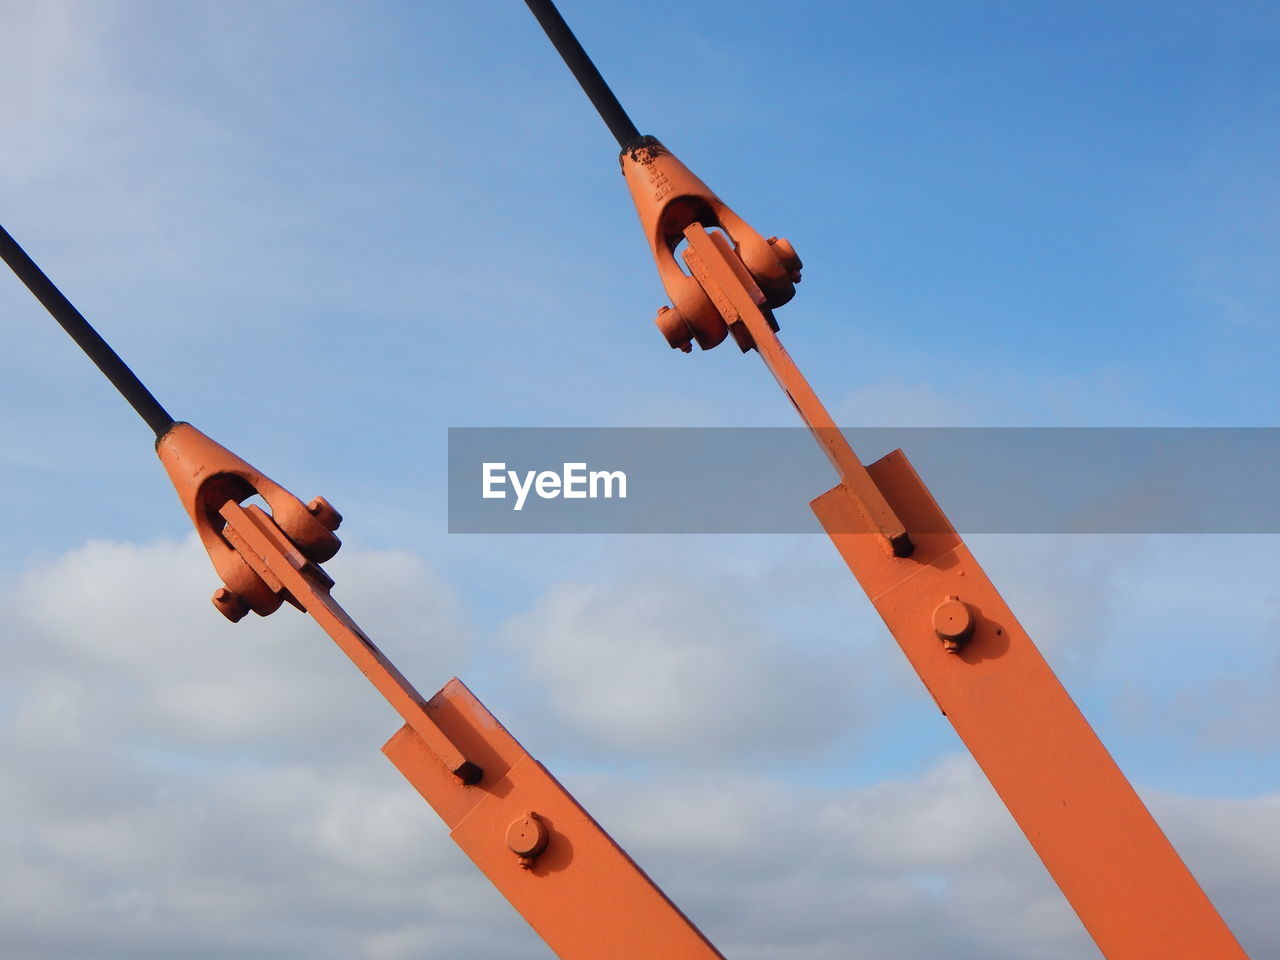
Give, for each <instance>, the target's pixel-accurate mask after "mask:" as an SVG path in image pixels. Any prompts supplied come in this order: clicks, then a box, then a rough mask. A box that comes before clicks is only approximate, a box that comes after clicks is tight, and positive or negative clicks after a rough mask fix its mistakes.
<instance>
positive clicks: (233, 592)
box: [156, 422, 342, 621]
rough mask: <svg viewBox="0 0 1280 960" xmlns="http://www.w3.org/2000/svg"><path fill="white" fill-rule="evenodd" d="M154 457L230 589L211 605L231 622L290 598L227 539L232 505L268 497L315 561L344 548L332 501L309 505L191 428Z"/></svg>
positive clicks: (179, 427) (166, 440)
mask: <svg viewBox="0 0 1280 960" xmlns="http://www.w3.org/2000/svg"><path fill="white" fill-rule="evenodd" d="M156 453H157V454H159V456H160V462H161V463H163V464H164V468H165V470H166V471H168V473H169V479H170V481H172V483H173V486H174V488H175V489H176V490H177V491H178V499H179V500H181V501H182V506H183V507H184V508H186V511H187V514H188V515H189V516H190V517H191V522H192V523H194V524H195V527H196V530H197V531H198V532H199V534H200V540H201V542H203V543H204V548H205V550H206V551H207V552H208V554H209V559H210V560H212V561H213V568H214V569H215V570H216V571H217V572H218V576H220V577H221V578H222V582H223V583H225V584H226V587H225V588H223V589H219V590H218V591H217V592H216V593H215V594H214V600H213V602H214V606H216V607H217V608H218V609H219V610H220V611H221V612H222V613H223V614H224V615H225V616H226V617H227V618H228V619H229V620H233V621H234V620H239V619H240V618H241V617H243V616H244V615H245V613H247V612H248V611H249V610H252V611H253V612H254V613H256V614H258V615H259V616H262V617H265V616H267V615H268V614H270V613H274V612H275V611H276V610H277V609H278V608H279V606H280V603H281V601H282V600H284V599H286V598H285V596H284V594H283V592H281V591H280V590H279V589H277V588H274V587H272V586H271V585H269V584H268V583H267V582H266V581H265V580H263V579H262V578H261V577H260V576H258V574H257V573H255V572H254V571H253V569H252V568H251V567H250V566H249V564H248V563H247V562H246V561H245V560H244V558H243V557H241V556H240V554H239V552H238V551H237V549H236V548H235V547H233V546H232V545H231V544H230V543H229V542H228V541H227V539H226V537H225V536H223V532H222V531H223V528H224V527H225V526H226V521H225V520H224V519H223V518H222V515H221V514H220V513H219V511H220V510H221V509H222V507H223V505H224V504H226V503H227V501H228V500H234V501H235V502H236V503H243V502H244V501H245V500H248V499H249V498H250V497H252V496H255V495H257V496H260V497H262V499H263V500H265V501H266V502H267V506H269V507H270V508H271V519H272V520H273V521H275V524H276V526H278V527H279V528H280V529H281V530H282V531H283V532H284V535H285V536H287V537H288V538H289V539H290V540H291V541H293V543H294V545H295V546H296V547H297V548H298V550H299V551H300V552H301V553H302V555H303V556H304V557H306V558H307V559H308V560H310V561H312V562H314V563H323V562H324V561H326V560H328V559H329V558H330V557H332V556H333V555H334V554H335V553H337V552H338V548H339V547H340V546H341V545H342V542H341V541H340V540H339V539H338V538H337V537H336V536H334V534H333V531H334V530H337V529H338V525H339V524H340V523H341V522H342V517H341V515H339V513H338V512H337V511H336V510H334V509H333V507H331V506H330V505H329V502H328V501H327V500H325V499H324V498H323V497H316V498H315V499H314V500H312V501H311V503H309V504H304V503H303V502H302V501H301V500H299V499H298V498H297V497H295V496H294V495H293V494H292V493H290V492H289V491H288V490H286V489H285V488H284V487H282V486H280V485H279V484H278V483H275V482H274V481H272V480H271V479H269V478H268V477H265V476H263V475H262V474H261V473H260V472H259V471H258V470H256V469H254V467H252V466H250V465H249V464H248V463H246V462H245V461H243V460H241V459H240V458H239V457H237V456H236V455H235V454H234V453H232V452H231V451H230V450H228V449H227V448H226V447H224V446H222V445H221V444H219V443H216V442H214V441H213V440H210V439H209V438H208V437H206V436H205V435H204V434H203V433H201V432H200V431H199V430H197V429H196V428H195V427H193V426H191V424H189V423H182V422H178V423H175V424H174V425H173V426H172V427H170V428H169V429H168V430H167V431H166V432H165V433H164V435H163V436H162V437H160V439H159V440H157V441H156Z"/></svg>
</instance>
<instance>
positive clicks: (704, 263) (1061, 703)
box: [622, 153, 1247, 960]
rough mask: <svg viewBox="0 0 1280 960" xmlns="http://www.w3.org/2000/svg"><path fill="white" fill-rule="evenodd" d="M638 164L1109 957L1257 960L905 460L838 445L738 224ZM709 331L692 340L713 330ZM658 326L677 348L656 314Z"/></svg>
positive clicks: (906, 630) (661, 248)
mask: <svg viewBox="0 0 1280 960" xmlns="http://www.w3.org/2000/svg"><path fill="white" fill-rule="evenodd" d="M666 156H667V157H669V154H667V155H666ZM628 159H629V158H628V155H627V154H625V153H624V154H623V161H622V162H623V168H624V172H626V173H627V182H628V185H629V186H630V188H631V191H632V196H633V199H634V200H635V202H636V207H637V210H638V211H639V212H640V216H641V221H642V223H643V224H644V226H645V230H646V233H647V234H649V238H650V246H651V247H652V248H653V251H654V256H655V259H656V260H657V262H658V268H659V272H660V274H661V275H662V278H663V283H664V285H665V287H666V289H667V292H668V294H669V295H670V296H672V299H673V302H675V303H677V306H680V303H681V302H694V300H695V298H694V297H692V296H691V295H690V294H688V293H687V292H685V291H684V290H683V287H682V286H681V281H680V280H678V279H675V280H674V282H670V281H671V280H672V274H671V267H670V264H669V263H668V261H672V257H671V251H673V250H674V249H675V246H674V244H673V242H672V241H673V236H672V233H671V231H670V230H669V229H665V228H663V227H662V226H661V225H662V223H663V222H664V221H663V216H666V215H668V214H667V211H669V210H670V209H672V208H675V209H676V210H677V211H678V212H679V214H680V215H679V216H674V215H673V225H675V224H678V226H679V231H680V233H681V234H682V236H683V237H684V239H685V240H687V241H688V246H687V249H686V250H685V251H684V254H683V257H684V261H685V263H686V264H687V266H688V268H689V273H690V276H689V277H685V278H684V279H685V280H686V281H690V280H691V281H693V282H695V283H696V284H697V285H698V287H699V289H700V290H701V291H702V292H703V293H704V294H705V297H706V301H707V302H709V303H710V304H711V305H712V306H714V308H715V310H716V312H717V314H718V315H719V317H720V318H721V321H722V322H723V323H724V325H725V327H726V329H727V330H729V331H730V332H731V333H733V334H734V338H735V340H736V341H737V342H738V343H739V345H740V346H742V347H743V349H744V350H746V349H749V348H751V347H754V348H755V349H756V350H757V352H758V353H759V354H760V356H761V358H762V359H763V360H764V362H765V364H766V366H767V367H768V368H769V370H770V372H771V373H772V374H773V376H774V377H775V379H776V380H777V381H778V384H779V386H781V387H782V389H783V391H784V392H785V393H786V394H787V396H788V397H789V398H790V399H791V402H792V403H793V404H794V405H795V407H796V410H797V411H798V412H799V414H800V416H801V418H802V419H803V420H804V422H805V423H806V424H807V425H808V427H809V429H810V431H811V432H812V433H813V435H814V437H815V439H816V440H817V441H818V443H819V445H820V446H821V447H822V449H823V452H824V453H825V454H826V455H827V457H828V459H829V460H830V461H831V463H832V465H833V466H834V467H835V469H836V471H837V473H838V474H839V476H840V480H841V482H840V483H839V484H838V485H837V486H836V487H835V488H834V489H832V490H831V491H829V492H828V493H827V494H825V495H823V496H822V497H819V498H818V499H817V500H815V501H814V502H813V509H814V511H815V513H816V514H817V516H818V519H819V520H820V521H821V522H822V524H823V526H824V527H825V528H826V529H827V531H828V533H829V534H830V536H831V538H832V540H833V542H834V543H835V545H836V547H837V549H838V550H839V551H840V553H841V555H842V556H843V557H844V559H845V561H846V562H847V563H848V565H849V568H850V569H851V570H852V571H853V573H854V575H855V576H856V577H857V578H858V581H859V582H860V583H861V585H862V587H863V589H864V590H865V591H866V593H867V596H868V597H869V598H870V599H871V601H872V603H873V604H874V605H875V607H876V609H877V610H878V611H879V612H880V614H881V616H882V617H883V618H884V621H885V623H886V624H887V625H888V627H889V629H890V631H891V632H892V633H893V635H894V637H895V639H896V640H897V641H898V643H899V645H900V646H901V647H902V649H903V651H904V652H905V653H906V655H907V658H908V659H909V660H910V662H911V664H912V666H913V667H914V668H915V669H916V671H917V673H919V675H920V677H921V679H922V680H923V681H924V683H925V686H926V687H927V688H928V689H929V691H930V693H931V694H932V695H933V697H934V699H935V701H936V702H937V703H938V705H939V707H940V708H941V709H942V711H943V713H944V714H945V715H946V716H947V718H948V719H949V720H950V721H951V723H952V725H953V726H954V727H955V730H956V732H957V733H958V734H959V735H960V737H961V739H962V740H963V741H964V743H965V746H966V747H968V749H969V750H970V752H971V753H972V754H973V756H974V758H975V760H977V762H978V764H979V766H980V767H981V768H982V770H983V771H984V773H985V774H986V775H987V777H988V778H989V779H990V781H991V783H992V785H993V786H994V787H995V789H996V791H997V793H999V795H1000V797H1001V799H1002V800H1003V801H1004V803H1005V805H1006V806H1007V807H1008V808H1009V811H1010V813H1012V815H1013V817H1014V819H1015V820H1016V821H1017V823H1018V825H1019V826H1020V827H1021V828H1022V830H1023V832H1024V833H1025V834H1026V836H1027V839H1028V840H1029V841H1030V842H1031V845H1032V846H1033V847H1034V848H1035V850H1036V852H1037V854H1038V855H1039V856H1040V858H1041V860H1042V861H1043V863H1044V864H1045V866H1046V867H1047V868H1048V870H1049V873H1050V874H1051V875H1052V876H1053V878H1054V880H1055V881H1056V882H1057V884H1058V886H1059V887H1060V888H1061V890H1062V892H1063V894H1064V895H1065V896H1066V898H1067V900H1068V901H1069V902H1070V903H1071V905H1072V907H1073V908H1074V909H1075V911H1076V913H1077V914H1078V915H1079V917H1080V919H1081V921H1082V922H1083V923H1084V925H1085V928H1086V929H1087V930H1088V931H1089V933H1090V935H1091V936H1092V937H1093V939H1094V941H1095V942H1096V943H1097V944H1098V947H1099V948H1100V949H1101V950H1102V952H1103V954H1104V955H1105V956H1106V957H1107V958H1109V960H1247V958H1246V956H1245V953H1244V950H1243V949H1242V948H1241V946H1240V944H1239V943H1238V942H1237V941H1236V939H1235V937H1234V936H1233V935H1232V933H1231V931H1230V930H1229V929H1228V928H1227V925H1226V923H1225V922H1224V921H1223V919H1222V917H1221V916H1220V915H1219V914H1218V912H1217V910H1216V909H1215V908H1214V906H1213V904H1212V903H1211V902H1210V901H1209V899H1208V897H1207V896H1206V895H1205V893H1204V891H1203V890H1202V889H1201V888H1200V886H1199V884H1197V883H1196V881H1195V878H1194V877H1192V875H1191V873H1190V871H1188V870H1187V868H1186V865H1185V864H1184V863H1183V862H1182V860H1181V858H1180V857H1179V856H1178V854H1177V852H1176V851H1175V850H1174V849H1173V846H1172V845H1171V844H1170V843H1169V841H1168V839H1167V838H1166V837H1165V835H1164V833H1163V832H1162V831H1161V830H1160V828H1159V826H1158V825H1157V824H1156V822H1155V820H1154V819H1153V818H1152V816H1151V814H1150V813H1149V812H1148V811H1147V809H1146V807H1145V806H1144V805H1143V804H1142V801H1141V800H1140V799H1139V797H1138V795H1137V793H1136V792H1135V791H1134V790H1133V788H1132V786H1131V785H1130V784H1129V782H1128V780H1126V779H1125V776H1124V774H1123V773H1122V772H1121V771H1120V768H1119V767H1118V766H1117V765H1116V763H1115V761H1114V760H1113V759H1112V758H1111V756H1110V755H1109V754H1108V753H1107V751H1106V749H1105V748H1104V747H1103V746H1102V743H1101V741H1100V740H1099V739H1098V737H1097V735H1096V734H1095V733H1094V731H1093V730H1092V728H1090V726H1089V724H1088V722H1087V721H1086V720H1085V719H1084V716H1083V715H1082V714H1081V713H1080V711H1079V710H1078V709H1077V707H1076V706H1075V704H1074V703H1073V702H1072V700H1071V698H1070V697H1069V696H1068V694H1067V692H1066V690H1065V689H1064V688H1063V687H1062V684H1061V683H1060V682H1059V681H1058V679H1057V677H1055V676H1054V674H1053V671H1052V670H1050V668H1049V666H1048V664H1046V663H1045V661H1044V659H1043V658H1042V657H1041V656H1040V654H1039V652H1038V651H1037V650H1036V648H1035V645H1034V644H1033V643H1032V642H1031V640H1030V638H1029V637H1028V636H1027V634H1026V633H1025V632H1024V631H1023V629H1022V627H1021V626H1020V625H1019V624H1018V622H1017V620H1016V619H1014V617H1013V614H1012V613H1011V612H1010V611H1009V609H1008V607H1007V606H1006V605H1005V603H1004V601H1003V600H1002V599H1001V598H1000V596H999V594H998V593H997V592H996V590H995V588H994V587H993V586H992V584H991V582H990V581H989V580H988V579H987V576H986V574H985V573H984V572H983V571H982V568H981V567H980V566H978V564H977V562H976V561H975V560H974V559H973V557H972V555H970V553H969V552H968V550H967V549H966V547H965V546H964V543H963V541H962V540H961V539H960V537H959V536H958V535H957V534H956V533H955V531H954V530H953V529H952V528H951V527H950V525H949V524H948V523H947V521H946V518H945V517H944V516H943V515H942V512H941V510H939V508H938V506H937V504H936V503H934V501H933V498H932V496H931V495H930V494H929V492H928V490H927V488H925V486H924V485H923V483H921V481H920V480H919V478H918V477H917V476H916V475H915V472H914V471H913V470H912V469H911V467H910V466H909V464H908V463H907V461H906V458H905V456H903V454H902V453H901V451H896V452H895V453H893V454H890V455H889V456H888V457H885V458H884V459H882V460H880V461H877V462H876V463H875V464H873V465H872V466H871V467H870V468H869V469H868V468H867V467H865V466H864V465H863V464H862V462H861V461H860V460H859V459H858V458H857V456H856V454H855V453H854V451H853V449H852V448H851V447H850V445H849V443H848V441H847V440H846V438H845V437H844V436H843V434H841V432H840V431H839V430H838V429H837V428H836V425H835V423H834V421H832V419H831V417H830V415H829V414H828V413H827V411H826V409H825V407H823V405H822V403H821V401H820V400H819V399H818V397H817V395H816V394H815V393H814V392H813V390H812V388H811V387H810V386H809V384H808V382H807V381H806V380H805V379H804V377H803V376H802V375H801V373H800V371H799V369H798V368H797V367H796V365H795V363H794V361H792V359H791V357H790V356H789V355H788V354H787V352H786V350H785V349H783V347H782V344H781V343H780V342H779V341H778V338H777V334H776V331H777V329H778V325H777V322H776V321H775V320H774V318H773V315H772V313H771V308H772V307H773V306H775V305H776V304H774V303H773V302H771V299H770V296H769V295H768V294H767V293H766V292H765V290H764V289H763V285H762V284H761V283H760V278H759V277H758V276H757V273H756V270H754V269H753V266H752V264H751V262H750V260H749V259H748V256H749V254H750V253H751V247H750V245H749V244H742V243H739V242H738V235H737V234H736V233H735V229H740V228H736V226H735V229H729V230H728V231H727V232H728V233H729V235H730V239H732V240H733V241H734V243H733V245H731V244H730V243H729V241H728V240H726V238H725V236H724V235H723V234H722V233H720V232H718V231H717V232H710V231H708V230H707V229H706V228H707V227H708V226H712V225H717V226H725V225H726V223H725V218H723V217H719V218H718V219H717V220H716V221H709V220H706V219H701V220H700V219H699V218H698V216H697V215H696V213H697V210H698V208H699V204H698V202H697V201H698V200H699V197H698V196H695V197H694V198H693V201H694V202H690V203H687V204H686V203H682V202H681V201H680V198H679V194H680V192H681V190H686V191H691V192H692V191H697V190H701V191H705V193H706V194H708V195H709V194H710V191H709V190H707V189H706V187H705V185H703V184H702V183H701V181H698V180H696V178H693V180H692V181H690V180H679V179H678V176H679V171H682V170H684V169H685V168H684V167H683V166H682V165H680V166H679V168H678V170H677V174H676V175H669V176H667V177H666V178H665V180H671V181H672V182H674V183H675V184H676V187H675V188H674V189H673V190H671V191H665V192H664V190H665V187H664V182H665V180H664V177H663V176H660V175H655V174H654V173H653V172H652V171H651V172H650V173H649V175H648V177H647V178H645V177H641V176H640V175H639V174H638V173H637V172H635V168H639V167H642V166H643V164H640V163H637V162H634V160H635V158H634V157H632V158H631V159H632V161H633V163H632V164H631V165H630V166H629V165H628ZM662 162H663V164H666V165H668V166H669V165H670V161H669V160H666V159H665V158H664V159H663V160H662ZM649 166H650V167H654V166H655V163H654V162H653V161H650V164H649ZM659 172H660V171H659ZM689 177H692V174H689ZM664 204H665V206H664ZM711 209H712V211H713V212H716V211H715V209H714V208H711ZM655 210H657V211H658V213H655V212H654V211H655ZM655 223H656V224H658V227H656V228H655V226H654V224H655ZM748 236H758V234H755V233H754V231H752V232H751V233H750V234H749V235H748ZM672 262H673V261H672ZM681 275H682V276H683V272H682V271H681ZM677 293H679V294H680V296H681V298H682V301H677V300H676V294H677ZM680 316H681V318H682V319H683V318H687V317H688V316H689V311H688V309H687V308H684V307H683V306H681V307H680ZM698 317H699V319H698V321H697V324H696V325H695V324H692V323H689V324H687V326H689V327H690V328H691V329H693V330H694V331H695V332H704V331H707V330H711V329H714V328H713V325H712V324H711V323H710V322H709V321H708V320H706V319H705V318H702V317H701V315H700V314H699V315H698ZM659 326H662V327H663V332H664V334H666V335H667V337H668V340H669V341H671V342H672V345H673V346H677V347H680V346H682V344H681V343H680V342H678V339H673V338H672V335H671V332H670V329H669V328H670V326H671V325H670V324H668V325H666V326H664V324H663V322H662V315H661V314H660V319H659ZM708 339H711V338H708ZM720 339H723V336H722V337H721V338H720ZM716 342H719V341H716ZM699 343H700V344H701V345H703V346H704V347H707V346H714V345H715V344H714V343H710V344H707V343H703V342H702V339H699ZM685 345H687V344H685ZM886 546H888V547H889V548H890V549H885V547H886Z"/></svg>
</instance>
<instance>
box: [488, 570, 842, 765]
mask: <svg viewBox="0 0 1280 960" xmlns="http://www.w3.org/2000/svg"><path fill="white" fill-rule="evenodd" d="M750 602H751V597H750V596H749V595H748V594H747V593H746V592H745V591H744V588H743V585H742V584H741V583H740V582H738V581H734V580H730V579H727V578H726V579H716V578H713V577H707V576H702V575H698V574H696V573H693V572H690V571H687V570H673V571H660V572H651V573H648V574H644V575H641V576H638V577H636V578H632V579H626V580H610V581H606V582H595V583H586V582H578V583H562V584H560V585H558V586H556V587H554V588H553V589H552V590H551V591H550V592H549V593H548V594H547V596H546V597H545V598H544V599H543V600H542V602H541V603H540V604H539V605H538V606H537V607H535V608H534V609H533V610H531V611H528V612H527V613H525V614H522V615H521V616H519V617H517V618H515V619H514V620H513V621H512V622H511V623H510V625H509V629H508V637H507V641H508V644H509V645H510V647H511V648H512V649H513V650H515V651H518V653H519V656H520V658H521V661H522V665H523V669H524V671H525V672H526V675H527V682H528V684H529V686H530V687H531V688H532V689H534V690H537V691H538V692H539V696H540V698H541V703H542V705H543V708H544V709H546V710H547V711H549V712H550V713H552V714H553V715H554V716H556V717H558V718H559V719H560V720H561V721H562V722H563V723H565V724H567V725H569V727H571V728H572V730H573V732H574V734H575V736H576V737H578V738H580V739H581V740H583V741H585V742H589V743H595V744H596V745H598V746H600V747H604V748H608V749H611V750H622V751H625V752H628V753H632V754H638V755H649V756H652V755H655V754H660V755H664V756H672V755H679V756H683V757H686V758H697V759H698V760H699V762H705V763H709V764H712V765H722V764H725V763H731V762H733V759H734V758H735V757H737V758H740V757H753V756H759V755H761V754H763V755H766V756H774V757H778V756H784V757H786V756H790V757H791V758H792V759H795V758H798V757H801V756H805V755H808V754H810V753H812V751H813V750H814V749H815V748H817V747H820V746H822V745H825V744H826V743H828V742H829V741H830V740H831V739H832V738H834V737H838V736H840V735H841V734H842V733H844V732H846V730H847V728H849V727H850V725H851V724H850V721H851V719H852V712H853V710H854V709H855V708H854V706H853V705H854V704H856V703H857V702H858V697H857V695H856V691H857V688H858V686H859V683H860V680H859V673H858V671H857V670H856V669H855V665H854V661H853V656H852V653H851V651H848V650H841V649H840V648H830V647H828V648H826V649H819V648H815V647H811V646H809V645H807V644H805V642H804V640H803V639H802V638H795V637H787V636H782V635H780V634H779V633H778V632H776V631H774V630H771V629H769V628H768V627H767V626H764V625H762V623H761V622H760V620H759V619H758V618H756V617H754V616H752V615H751V613H749V612H748V611H747V609H746V608H747V607H748V606H749V604H750Z"/></svg>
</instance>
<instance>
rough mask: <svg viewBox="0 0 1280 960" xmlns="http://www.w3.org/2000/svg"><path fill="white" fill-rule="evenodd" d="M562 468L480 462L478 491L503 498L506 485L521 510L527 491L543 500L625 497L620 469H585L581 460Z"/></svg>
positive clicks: (625, 477) (486, 496)
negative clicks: (520, 468)
mask: <svg viewBox="0 0 1280 960" xmlns="http://www.w3.org/2000/svg"><path fill="white" fill-rule="evenodd" d="M562 467H563V469H562V470H561V471H560V472H559V473H557V472H556V471H555V470H526V471H524V473H523V474H521V473H520V472H518V471H516V470H508V469H507V465H506V464H505V463H484V464H481V476H482V478H483V480H482V486H481V495H482V496H483V497H484V498H485V499H486V500H505V499H506V497H507V486H508V485H510V487H511V491H512V492H513V493H514V494H515V504H514V505H513V506H512V509H513V510H523V509H524V503H525V500H527V499H528V497H529V494H530V492H532V493H536V494H537V495H538V496H539V497H540V498H541V499H543V500H555V499H556V498H557V497H563V498H564V499H565V500H595V499H598V498H604V499H606V500H611V499H613V498H614V497H617V498H618V499H619V500H625V499H626V498H627V475H626V474H625V473H623V472H622V471H621V470H588V469H587V465H586V464H585V463H565V464H562Z"/></svg>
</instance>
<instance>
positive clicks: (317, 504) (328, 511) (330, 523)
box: [307, 497, 342, 532]
mask: <svg viewBox="0 0 1280 960" xmlns="http://www.w3.org/2000/svg"><path fill="white" fill-rule="evenodd" d="M307 512H308V513H310V514H311V515H312V516H314V517H315V518H316V519H317V520H319V521H320V522H321V523H322V524H323V525H324V528H325V529H326V530H329V531H330V532H332V531H334V530H337V529H338V527H340V526H342V514H340V513H339V512H338V511H337V510H335V509H333V504H331V503H330V502H329V501H328V500H326V499H325V498H324V497H316V498H315V499H313V500H312V501H311V502H310V503H308V504H307Z"/></svg>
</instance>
